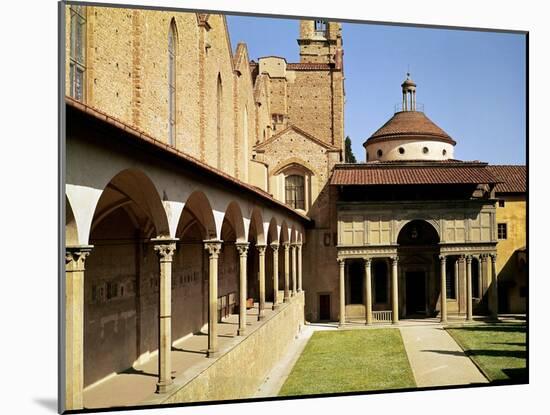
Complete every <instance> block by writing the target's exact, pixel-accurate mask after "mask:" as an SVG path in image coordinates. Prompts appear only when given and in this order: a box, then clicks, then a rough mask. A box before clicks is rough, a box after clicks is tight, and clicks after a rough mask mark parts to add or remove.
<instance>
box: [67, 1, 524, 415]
mask: <svg viewBox="0 0 550 415" xmlns="http://www.w3.org/2000/svg"><path fill="white" fill-rule="evenodd" d="M61 16H62V19H63V21H64V26H63V28H64V33H63V34H62V36H63V38H64V40H65V50H64V54H65V58H64V64H65V68H64V69H65V73H66V77H65V85H64V88H65V91H64V94H63V97H62V100H61V107H60V111H61V113H62V116H64V119H65V120H66V123H65V134H66V140H65V145H64V149H63V150H64V157H65V166H64V171H63V172H62V173H63V175H64V179H65V181H64V193H65V202H64V203H63V209H62V210H63V213H62V215H63V217H62V220H63V221H65V225H66V226H65V229H66V230H65V240H64V250H65V252H64V253H65V265H64V267H65V276H64V278H63V279H62V283H61V290H62V292H61V294H62V296H63V298H64V300H65V306H64V309H63V311H62V315H63V318H64V325H65V327H64V330H63V334H62V336H63V343H64V346H63V348H62V351H61V360H62V361H63V363H64V369H63V371H64V373H63V375H64V377H65V382H64V384H63V385H62V387H61V393H62V396H63V404H64V408H65V409H82V408H99V407H115V406H126V405H145V404H162V403H172V402H196V401H204V400H223V399H237V398H243V397H250V396H252V395H253V393H254V391H255V390H256V388H257V387H258V384H260V383H261V382H262V380H263V379H264V378H265V376H266V375H267V374H268V373H269V371H270V369H271V368H272V367H273V366H274V365H275V364H276V363H277V362H278V361H279V360H280V359H281V358H282V357H283V356H284V353H285V350H286V349H287V347H288V345H289V344H290V343H291V342H292V341H293V340H294V338H295V336H296V335H297V333H298V332H299V331H300V330H301V328H302V326H303V325H304V324H305V323H306V322H320V321H326V322H328V324H336V325H340V326H344V327H346V326H350V325H351V326H352V325H354V324H355V325H364V324H367V325H370V324H391V323H394V324H399V321H400V320H402V319H408V318H437V319H440V320H441V321H442V322H446V321H447V320H448V319H462V320H471V319H472V318H473V316H474V315H485V316H491V317H493V318H495V319H496V318H498V313H499V312H514V313H523V312H525V311H526V305H525V300H526V299H525V297H526V285H527V274H526V265H527V259H526V248H525V244H526V223H525V221H526V198H525V193H526V180H525V178H526V169H525V166H492V165H488V164H487V163H484V162H481V161H461V160H457V159H455V158H454V149H455V146H460V140H459V139H457V141H455V139H454V138H452V137H450V136H449V135H448V134H447V133H446V132H445V131H443V130H442V129H441V128H440V127H438V126H437V125H436V124H435V123H434V122H433V121H431V120H430V119H429V118H428V117H427V116H426V114H424V112H423V111H422V108H421V107H420V105H419V104H417V103H416V92H417V85H416V84H415V83H414V81H413V80H412V79H411V77H410V75H407V77H406V79H405V80H404V81H403V83H402V84H401V85H399V84H396V88H395V90H391V91H388V94H395V95H396V98H398V99H401V104H400V105H399V108H397V110H396V111H395V114H394V115H393V116H392V117H391V118H390V119H389V120H387V121H386V120H380V124H381V125H382V126H381V127H380V129H379V130H377V131H376V132H374V133H373V134H372V135H371V136H370V137H368V139H366V141H365V143H364V147H365V155H366V162H364V163H346V162H345V160H344V149H345V147H344V137H345V136H344V107H345V105H344V104H345V88H344V79H345V77H344V61H345V59H344V45H343V31H342V25H341V23H336V22H329V21H325V20H301V21H296V27H297V34H298V39H297V43H298V45H297V47H298V48H299V51H300V60H299V62H287V60H286V59H285V58H284V57H278V56H266V57H262V58H259V59H258V60H257V62H256V61H253V60H251V59H250V58H249V56H248V51H247V46H246V45H245V44H244V43H239V44H237V45H233V44H231V42H230V38H229V35H228V28H227V22H226V19H225V17H224V16H222V15H218V14H202V13H192V12H181V11H168V10H164V11H155V10H142V9H124V8H110V7H99V6H83V5H73V4H62V5H61ZM418 90H419V93H421V85H420V86H418ZM384 122H385V123H384ZM365 134H367V132H365Z"/></svg>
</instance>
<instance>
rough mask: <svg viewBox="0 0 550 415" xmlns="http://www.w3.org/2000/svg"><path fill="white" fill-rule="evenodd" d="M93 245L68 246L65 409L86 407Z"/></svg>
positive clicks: (66, 262)
mask: <svg viewBox="0 0 550 415" xmlns="http://www.w3.org/2000/svg"><path fill="white" fill-rule="evenodd" d="M92 248H93V246H91V245H82V246H68V247H66V250H65V409H83V407H84V404H83V398H82V390H83V389H84V270H85V268H84V263H85V262H86V257H87V256H88V255H89V254H90V252H91V250H92Z"/></svg>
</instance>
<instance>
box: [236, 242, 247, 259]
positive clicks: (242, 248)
mask: <svg viewBox="0 0 550 415" xmlns="http://www.w3.org/2000/svg"><path fill="white" fill-rule="evenodd" d="M248 245H249V243H248V242H235V248H237V251H239V255H240V256H241V257H246V255H247V254H248Z"/></svg>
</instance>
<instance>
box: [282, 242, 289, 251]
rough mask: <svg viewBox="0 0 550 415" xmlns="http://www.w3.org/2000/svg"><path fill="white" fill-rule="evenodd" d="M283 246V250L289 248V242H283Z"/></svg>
mask: <svg viewBox="0 0 550 415" xmlns="http://www.w3.org/2000/svg"><path fill="white" fill-rule="evenodd" d="M283 248H285V251H288V250H290V242H283Z"/></svg>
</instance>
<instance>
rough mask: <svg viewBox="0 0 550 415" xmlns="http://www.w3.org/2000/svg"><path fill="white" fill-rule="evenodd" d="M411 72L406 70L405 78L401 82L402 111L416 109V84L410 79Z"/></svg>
mask: <svg viewBox="0 0 550 415" xmlns="http://www.w3.org/2000/svg"><path fill="white" fill-rule="evenodd" d="M410 76H411V74H410V73H409V72H407V79H405V81H403V83H402V84H401V89H402V90H403V111H416V84H415V83H414V81H413V80H412V79H410Z"/></svg>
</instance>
